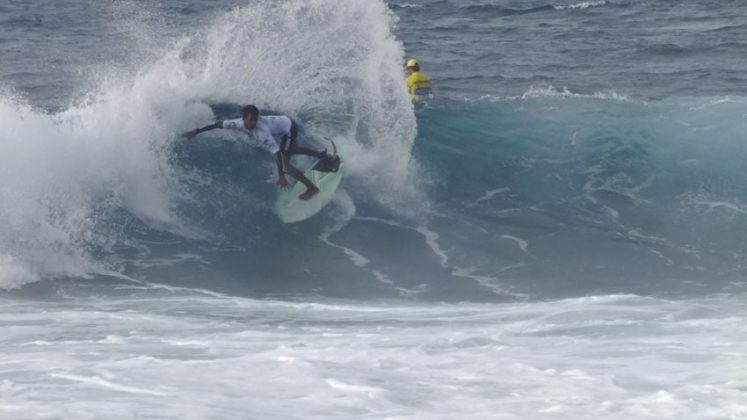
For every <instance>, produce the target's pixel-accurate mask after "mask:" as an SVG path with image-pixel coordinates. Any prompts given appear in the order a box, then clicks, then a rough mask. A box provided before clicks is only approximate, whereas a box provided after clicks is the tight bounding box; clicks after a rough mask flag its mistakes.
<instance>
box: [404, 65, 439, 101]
mask: <svg viewBox="0 0 747 420" xmlns="http://www.w3.org/2000/svg"><path fill="white" fill-rule="evenodd" d="M406 67H407V71H408V72H409V73H410V76H409V77H407V80H406V83H407V89H408V90H409V92H410V96H412V101H413V102H417V101H421V100H423V99H426V98H429V97H430V96H431V94H432V93H433V84H431V79H430V78H429V77H428V75H427V74H425V73H423V72H421V71H420V64H418V62H417V60H415V59H414V58H411V59H409V60H407V64H406Z"/></svg>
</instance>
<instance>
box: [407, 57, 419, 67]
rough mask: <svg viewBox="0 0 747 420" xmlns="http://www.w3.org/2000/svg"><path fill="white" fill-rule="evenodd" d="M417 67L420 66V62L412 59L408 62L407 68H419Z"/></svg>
mask: <svg viewBox="0 0 747 420" xmlns="http://www.w3.org/2000/svg"><path fill="white" fill-rule="evenodd" d="M417 66H418V61H417V60H415V59H414V58H411V59H409V60H407V65H406V66H405V67H417Z"/></svg>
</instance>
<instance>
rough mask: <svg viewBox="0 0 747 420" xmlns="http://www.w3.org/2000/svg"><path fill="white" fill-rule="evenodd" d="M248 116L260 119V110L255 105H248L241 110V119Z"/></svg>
mask: <svg viewBox="0 0 747 420" xmlns="http://www.w3.org/2000/svg"><path fill="white" fill-rule="evenodd" d="M247 115H251V116H252V117H254V118H255V119H256V118H257V117H259V108H257V107H256V106H254V105H247V106H245V107H243V108H241V118H246V116H247Z"/></svg>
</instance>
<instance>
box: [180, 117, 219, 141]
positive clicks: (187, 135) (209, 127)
mask: <svg viewBox="0 0 747 420" xmlns="http://www.w3.org/2000/svg"><path fill="white" fill-rule="evenodd" d="M216 128H223V121H216V122H215V123H214V124H210V125H206V126H204V127H201V128H195V129H194V130H192V131H187V132H186V133H184V134H182V137H184V138H185V139H191V138H194V137H195V136H196V135H198V134H200V133H202V132H205V131H210V130H214V129H216Z"/></svg>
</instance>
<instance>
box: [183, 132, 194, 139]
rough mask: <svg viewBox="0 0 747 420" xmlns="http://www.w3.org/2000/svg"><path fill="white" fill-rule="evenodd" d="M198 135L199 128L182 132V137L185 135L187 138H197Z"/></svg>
mask: <svg viewBox="0 0 747 420" xmlns="http://www.w3.org/2000/svg"><path fill="white" fill-rule="evenodd" d="M196 135H197V130H190V131H187V132H186V133H184V134H182V137H184V138H185V139H187V140H189V139H193V138H195V136H196Z"/></svg>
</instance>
